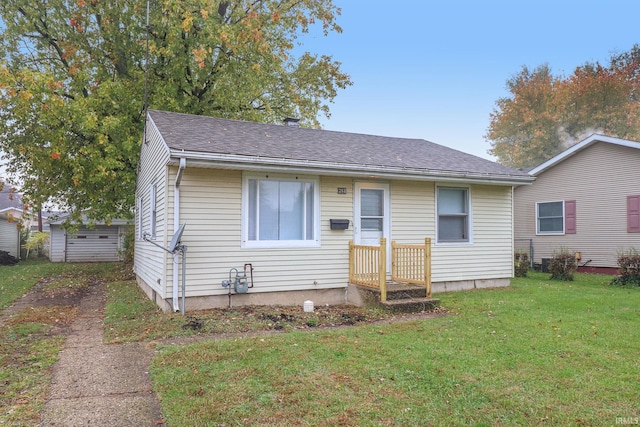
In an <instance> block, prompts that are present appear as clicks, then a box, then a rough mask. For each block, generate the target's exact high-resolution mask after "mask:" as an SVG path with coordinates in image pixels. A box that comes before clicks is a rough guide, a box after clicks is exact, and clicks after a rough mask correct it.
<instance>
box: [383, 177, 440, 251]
mask: <svg viewBox="0 0 640 427" xmlns="http://www.w3.org/2000/svg"><path fill="white" fill-rule="evenodd" d="M434 215H435V183H433V182H414V181H394V182H392V183H391V240H395V241H396V242H398V243H403V244H419V243H424V239H425V237H430V238H431V239H432V240H433V239H435V221H434Z"/></svg>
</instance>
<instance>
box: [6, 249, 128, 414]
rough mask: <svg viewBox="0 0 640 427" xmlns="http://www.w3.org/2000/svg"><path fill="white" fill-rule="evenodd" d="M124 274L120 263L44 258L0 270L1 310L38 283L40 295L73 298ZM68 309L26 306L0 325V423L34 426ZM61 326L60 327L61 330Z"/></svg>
mask: <svg viewBox="0 0 640 427" xmlns="http://www.w3.org/2000/svg"><path fill="white" fill-rule="evenodd" d="M126 276H127V271H126V269H125V268H124V267H123V266H122V265H121V264H65V263H50V262H48V261H45V260H33V261H32V260H29V261H22V262H20V263H19V264H18V265H15V266H10V267H9V266H0V309H3V308H6V307H7V306H9V305H11V304H12V303H13V302H14V301H15V300H16V299H17V298H19V297H20V296H22V295H23V294H25V293H26V292H27V291H29V289H31V288H32V287H33V286H34V285H35V284H36V283H38V282H39V281H40V280H42V279H45V278H46V280H45V281H44V282H43V283H44V288H43V289H42V296H43V297H44V298H45V301H46V300H47V299H49V298H51V297H52V296H56V297H60V296H63V297H69V298H73V297H74V295H75V293H77V292H79V291H80V290H82V289H84V288H86V287H87V286H89V284H90V283H92V282H95V281H109V280H118V279H121V278H122V277H126ZM77 314H78V308H77V307H75V306H73V305H72V304H71V303H70V304H69V305H47V304H45V305H39V306H38V307H35V308H34V307H27V308H26V309H24V310H21V311H20V312H17V313H14V315H13V316H12V317H10V318H6V319H5V321H4V324H2V325H0V425H7V426H9V425H10V426H33V425H37V424H38V422H39V418H40V411H41V410H42V408H43V407H44V403H45V396H46V392H47V388H48V386H49V381H50V375H51V368H52V366H53V365H54V364H55V363H56V362H57V360H58V353H59V352H60V350H61V349H62V345H63V343H64V335H62V334H61V333H62V330H64V327H65V326H66V325H69V324H70V323H71V322H72V321H73V320H74V319H75V318H76V316H77ZM60 327H62V328H60Z"/></svg>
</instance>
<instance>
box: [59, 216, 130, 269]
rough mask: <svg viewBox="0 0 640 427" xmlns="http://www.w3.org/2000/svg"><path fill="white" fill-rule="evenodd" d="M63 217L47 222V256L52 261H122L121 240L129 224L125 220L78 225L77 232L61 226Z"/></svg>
mask: <svg viewBox="0 0 640 427" xmlns="http://www.w3.org/2000/svg"><path fill="white" fill-rule="evenodd" d="M65 220H66V217H65V216H62V217H59V218H58V219H57V220H55V221H51V222H50V228H51V232H50V236H49V259H50V260H51V261H53V262H112V261H122V259H123V254H122V250H123V243H124V238H125V234H126V229H127V227H128V225H127V224H128V222H127V221H126V220H113V221H112V222H111V224H109V225H106V224H104V223H97V224H95V225H93V226H89V225H80V226H79V228H78V231H77V232H68V231H66V230H65V229H64V227H63V226H62V224H63V222H64V221H65Z"/></svg>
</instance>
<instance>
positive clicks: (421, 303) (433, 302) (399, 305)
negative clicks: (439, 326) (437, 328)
mask: <svg viewBox="0 0 640 427" xmlns="http://www.w3.org/2000/svg"><path fill="white" fill-rule="evenodd" d="M380 305H381V306H382V307H384V308H386V309H387V310H389V311H392V312H394V313H418V312H421V311H430V310H433V309H435V308H436V307H438V306H439V305H440V300H439V299H438V298H426V297H425V298H407V299H395V300H387V301H382V302H381V303H380Z"/></svg>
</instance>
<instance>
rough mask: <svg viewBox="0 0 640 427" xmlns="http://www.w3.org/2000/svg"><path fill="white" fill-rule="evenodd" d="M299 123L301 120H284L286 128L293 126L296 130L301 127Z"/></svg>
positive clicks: (290, 118)
mask: <svg viewBox="0 0 640 427" xmlns="http://www.w3.org/2000/svg"><path fill="white" fill-rule="evenodd" d="M299 121H300V119H294V118H292V117H287V118H286V119H284V120H283V122H284V125H285V126H291V127H294V128H297V127H300V125H299V124H298V122H299Z"/></svg>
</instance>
